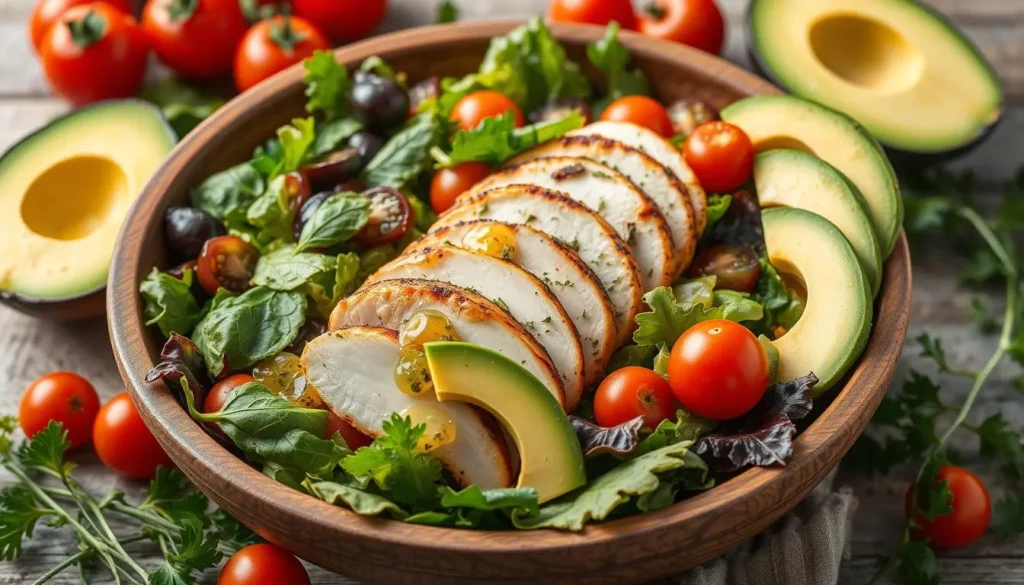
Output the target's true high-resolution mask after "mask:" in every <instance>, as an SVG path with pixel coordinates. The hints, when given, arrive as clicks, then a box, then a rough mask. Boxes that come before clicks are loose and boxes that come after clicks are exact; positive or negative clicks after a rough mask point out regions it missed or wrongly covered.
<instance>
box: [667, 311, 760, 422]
mask: <svg viewBox="0 0 1024 585" xmlns="http://www.w3.org/2000/svg"><path fill="white" fill-rule="evenodd" d="M668 383H669V385H670V386H671V387H672V392H673V393H674V394H675V395H676V398H678V399H679V402H681V403H682V404H683V407H684V408H686V409H687V410H689V411H690V412H692V413H694V414H696V415H698V416H702V417H704V418H710V419H713V420H729V419H733V418H737V417H739V416H743V415H744V414H746V413H747V412H749V411H750V409H752V408H754V406H756V405H757V403H758V402H759V401H760V400H761V397H762V396H764V391H765V388H767V387H768V354H767V352H765V350H764V347H762V346H761V344H760V342H758V341H757V337H754V334H753V333H751V332H750V331H749V330H748V329H747V328H746V327H744V326H742V325H740V324H739V323H733V322H732V321H726V320H724V319H712V320H710V321H704V322H703V323H698V324H696V325H694V326H693V327H690V328H689V329H687V330H686V332H685V333H683V334H682V335H681V336H680V337H679V339H678V340H677V341H676V344H675V346H673V347H672V354H671V356H670V357H669V361H668Z"/></svg>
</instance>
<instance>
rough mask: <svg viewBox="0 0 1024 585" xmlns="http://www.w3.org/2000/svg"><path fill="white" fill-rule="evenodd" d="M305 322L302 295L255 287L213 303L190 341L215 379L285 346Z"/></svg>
mask: <svg viewBox="0 0 1024 585" xmlns="http://www.w3.org/2000/svg"><path fill="white" fill-rule="evenodd" d="M305 321H306V298H305V297H304V296H303V295H302V294H299V293H296V292H283V291H275V290H272V289H269V288H266V287H262V286H257V287H255V288H251V289H249V290H248V291H246V292H245V293H243V294H241V295H239V296H237V297H226V298H224V299H223V300H222V301H220V302H219V303H215V304H214V305H213V307H212V308H211V309H210V312H209V314H207V315H206V317H204V318H203V320H202V321H200V322H199V325H197V326H196V330H195V335H194V338H193V340H194V341H195V343H196V345H197V346H199V350H200V351H201V352H202V353H203V357H204V358H205V359H206V369H207V371H208V372H209V374H210V377H211V378H214V379H216V378H219V377H220V376H221V375H222V374H224V373H225V372H226V371H229V370H241V369H243V368H248V367H249V366H252V365H253V364H255V363H256V362H258V361H260V360H262V359H264V358H268V357H270V356H272V355H274V354H275V353H277V352H279V351H281V350H283V349H284V348H286V347H288V346H289V345H290V344H291V343H292V341H294V340H295V337H296V335H298V333H299V328H300V327H302V324H303V323H304V322H305Z"/></svg>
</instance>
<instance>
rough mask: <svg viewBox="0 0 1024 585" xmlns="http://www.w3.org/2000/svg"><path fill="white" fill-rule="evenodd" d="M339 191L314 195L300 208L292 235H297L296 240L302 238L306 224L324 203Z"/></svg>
mask: <svg viewBox="0 0 1024 585" xmlns="http://www.w3.org/2000/svg"><path fill="white" fill-rule="evenodd" d="M337 194H338V191H333V190H332V191H323V192H320V193H317V194H316V195H313V196H312V197H310V198H309V199H307V200H306V202H305V203H303V204H302V207H300V208H299V212H298V213H296V214H295V222H294V224H293V225H292V233H293V234H294V235H295V239H296V240H298V239H299V238H300V237H301V236H302V228H303V227H305V226H306V222H307V221H309V220H310V218H311V217H313V214H314V213H316V210H317V209H320V206H321V205H323V203H324V201H327V200H328V199H330V198H331V197H332V196H334V195H337Z"/></svg>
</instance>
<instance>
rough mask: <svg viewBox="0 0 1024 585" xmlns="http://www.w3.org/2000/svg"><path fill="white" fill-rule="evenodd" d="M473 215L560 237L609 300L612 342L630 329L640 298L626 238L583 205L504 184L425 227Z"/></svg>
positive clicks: (626, 335) (637, 275)
mask: <svg viewBox="0 0 1024 585" xmlns="http://www.w3.org/2000/svg"><path fill="white" fill-rule="evenodd" d="M473 219H491V220H496V221H502V222H506V223H517V224H526V225H530V226H532V227H535V228H537V229H539V230H541V231H542V232H545V233H546V234H548V235H550V236H552V237H554V238H556V239H559V240H561V241H562V242H564V243H565V244H566V245H567V246H569V247H570V248H572V249H573V250H575V251H576V252H577V253H578V254H579V255H580V258H582V259H583V261H584V262H586V263H587V265H588V266H590V268H591V269H593V271H594V274H597V277H598V278H600V279H601V285H602V286H604V289H605V290H606V291H607V292H608V297H609V298H611V300H612V306H613V307H614V312H615V323H616V325H617V334H618V338H617V343H618V344H622V343H625V342H626V341H627V340H628V339H629V336H630V335H631V334H632V332H633V326H634V323H633V317H635V316H636V314H637V312H638V311H639V310H640V306H641V304H642V303H643V299H642V296H643V286H642V285H641V283H640V271H639V268H638V267H637V264H636V261H635V260H634V259H633V255H632V253H631V252H630V251H629V247H628V246H627V245H626V242H625V241H624V240H623V239H622V238H620V237H619V234H618V233H616V232H615V230H614V229H613V228H612V227H611V226H610V225H608V223H607V222H606V221H604V220H603V219H601V217H600V216H599V215H597V214H596V213H594V212H593V211H591V210H590V209H587V207H586V206H584V205H583V204H581V203H579V202H578V201H575V200H574V199H571V198H569V197H567V196H565V195H562V194H560V193H558V192H556V191H550V190H548V189H544V188H541V187H536V186H533V185H507V186H505V187H498V188H497V189H491V190H490V191H484V192H483V193H478V194H477V195H475V196H473V197H472V198H471V199H469V200H468V201H466V202H464V203H463V204H462V205H460V206H459V207H456V208H453V209H451V210H449V211H448V212H447V213H445V214H444V215H443V216H441V218H440V219H439V220H438V221H437V223H435V224H434V227H433V228H431V231H432V232H433V231H436V230H438V229H440V228H441V227H444V226H449V225H454V224H457V223H460V222H463V221H469V220H473Z"/></svg>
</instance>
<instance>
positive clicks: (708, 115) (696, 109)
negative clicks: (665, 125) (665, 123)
mask: <svg viewBox="0 0 1024 585" xmlns="http://www.w3.org/2000/svg"><path fill="white" fill-rule="evenodd" d="M668 117H669V119H670V120H672V130H673V131H674V132H675V133H676V134H677V135H680V136H689V135H690V134H693V131H694V130H696V129H697V127H698V126H700V125H701V124H705V123H707V122H711V121H714V120H718V119H719V117H718V110H716V109H715V108H714V106H712V105H711V104H709V103H707V102H705V101H703V100H677V101H675V102H673V103H672V105H670V106H669V107H668Z"/></svg>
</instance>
